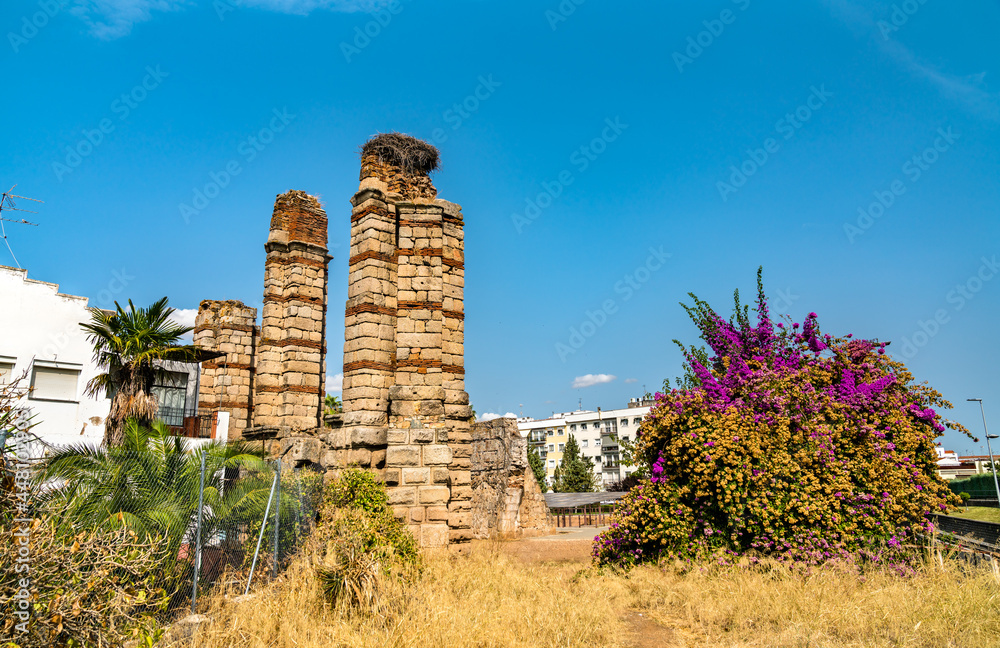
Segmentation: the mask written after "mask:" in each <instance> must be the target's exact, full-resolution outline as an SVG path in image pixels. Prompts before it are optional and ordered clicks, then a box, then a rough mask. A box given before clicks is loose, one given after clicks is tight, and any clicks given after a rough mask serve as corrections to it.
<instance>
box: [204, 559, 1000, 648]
mask: <svg viewBox="0 0 1000 648" xmlns="http://www.w3.org/2000/svg"><path fill="white" fill-rule="evenodd" d="M583 567H586V565H585V564H582V563H575V564H574V563H546V562H540V563H531V564H525V563H524V562H522V561H519V560H517V559H516V558H512V557H510V556H508V555H506V554H505V553H504V552H503V551H500V550H498V548H497V547H496V546H493V547H490V546H482V547H479V548H477V549H476V550H475V551H474V552H473V553H472V555H470V556H467V557H452V556H447V555H438V556H431V557H429V558H428V560H427V569H426V571H425V573H424V577H423V578H422V579H421V580H420V581H419V582H418V583H415V584H413V585H411V586H409V587H407V588H405V589H404V590H403V591H401V593H400V598H399V599H398V602H397V606H396V608H397V610H398V611H397V613H396V614H395V615H393V616H390V617H379V618H367V619H366V618H358V617H355V618H352V617H351V615H349V614H346V613H344V612H342V611H337V610H330V609H327V608H326V607H325V606H324V605H323V604H322V602H321V599H320V595H319V590H318V588H317V586H316V585H315V580H314V579H313V578H312V577H311V574H309V572H308V570H307V569H306V568H305V567H303V566H301V565H299V566H296V567H293V568H292V569H291V570H290V571H289V572H288V573H287V574H286V575H285V577H284V578H283V579H282V580H281V581H279V582H277V583H274V584H271V585H269V586H267V587H266V588H264V589H262V590H260V591H258V592H257V594H256V595H254V596H252V597H251V598H248V599H243V600H237V601H233V600H226V599H224V598H223V597H222V596H217V597H215V598H214V599H212V600H211V601H210V608H211V609H210V611H209V613H210V614H211V615H212V616H213V617H214V618H215V622H214V623H213V625H212V626H211V627H210V628H209V629H207V630H205V631H203V632H202V633H201V634H200V635H198V636H196V637H195V646H197V647H198V648H209V647H211V648H264V647H265V646H266V647H268V648H331V647H334V646H352V647H358V648H365V647H372V648H375V647H379V648H383V647H393V648H396V647H399V648H403V647H408V646H433V647H435V648H437V647H440V648H445V647H447V648H462V647H465V646H470V647H471V646H475V647H478V648H487V647H500V646H518V647H520V646H524V647H528V646H530V647H531V648H542V647H548V646H552V647H556V646H587V647H588V648H593V647H596V646H610V647H618V646H621V647H627V646H639V647H642V648H645V647H646V646H663V647H666V646H713V647H715V646H739V647H750V646H754V647H756V646H768V647H771V646H780V647H784V646H788V647H792V646H795V647H800V646H801V647H805V646H815V647H830V648H841V647H852V648H854V647H868V646H872V647H874V646H879V647H882V646H898V647H901V648H942V647H947V646H954V647H956V648H961V647H965V646H968V647H970V648H972V647H975V648H989V647H991V646H998V645H1000V613H998V612H997V608H998V606H1000V598H998V597H997V593H998V592H1000V578H998V575H997V573H995V572H994V570H993V569H992V568H991V567H990V566H988V565H987V566H983V567H977V568H971V567H964V566H962V565H961V564H956V563H948V562H945V563H944V565H943V566H941V565H939V564H937V565H935V566H933V567H928V568H927V569H925V570H922V571H921V572H920V573H919V574H917V575H916V576H913V577H909V578H899V577H895V576H891V575H888V574H886V575H874V576H869V577H868V578H867V579H864V580H862V579H859V578H858V577H857V576H855V575H851V574H847V573H840V572H836V571H833V570H827V571H816V572H814V573H812V574H811V575H799V574H791V573H788V572H787V571H782V570H776V571H772V572H765V571H750V570H722V571H717V570H707V571H694V572H689V573H686V574H679V573H675V572H674V571H673V570H670V569H658V568H653V567H645V568H640V569H635V570H633V571H632V572H630V573H629V574H628V575H627V576H626V575H621V574H614V573H607V572H604V573H601V572H593V571H589V570H588V571H587V572H585V573H584V574H582V575H581V574H580V570H581V568H583Z"/></svg>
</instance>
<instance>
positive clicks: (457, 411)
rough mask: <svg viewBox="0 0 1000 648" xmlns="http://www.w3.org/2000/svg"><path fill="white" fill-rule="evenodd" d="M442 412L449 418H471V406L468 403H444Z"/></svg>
mask: <svg viewBox="0 0 1000 648" xmlns="http://www.w3.org/2000/svg"><path fill="white" fill-rule="evenodd" d="M444 414H445V416H447V417H448V418H450V419H469V418H472V408H471V407H469V406H468V405H445V406H444Z"/></svg>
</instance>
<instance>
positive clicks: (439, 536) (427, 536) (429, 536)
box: [420, 524, 449, 548]
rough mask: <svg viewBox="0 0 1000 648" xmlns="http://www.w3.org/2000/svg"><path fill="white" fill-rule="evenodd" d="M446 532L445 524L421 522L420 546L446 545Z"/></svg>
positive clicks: (447, 536) (446, 526)
mask: <svg viewBox="0 0 1000 648" xmlns="http://www.w3.org/2000/svg"><path fill="white" fill-rule="evenodd" d="M448 532H449V529H448V525H447V524H423V525H422V526H421V527H420V546H421V547H427V548H435V547H447V546H448V538H449V535H448Z"/></svg>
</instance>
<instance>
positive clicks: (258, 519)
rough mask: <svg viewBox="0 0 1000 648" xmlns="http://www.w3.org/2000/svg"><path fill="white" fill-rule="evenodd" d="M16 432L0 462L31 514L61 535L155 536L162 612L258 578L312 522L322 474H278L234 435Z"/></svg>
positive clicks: (2, 448)
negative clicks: (25, 479) (113, 441)
mask: <svg viewBox="0 0 1000 648" xmlns="http://www.w3.org/2000/svg"><path fill="white" fill-rule="evenodd" d="M18 436H20V437H22V438H19V439H16V440H15V439H13V438H7V439H5V440H4V441H5V442H4V443H2V444H0V460H2V463H3V465H4V466H9V467H13V466H19V467H20V469H21V471H22V473H23V472H24V471H30V473H31V475H32V480H31V483H32V487H31V488H30V491H31V492H30V507H28V508H29V509H30V512H29V513H28V514H30V516H31V517H32V518H33V519H37V520H42V521H44V522H46V523H48V524H49V525H51V526H52V527H53V529H54V532H55V533H56V534H57V535H59V536H62V537H65V538H67V539H68V541H69V542H72V538H73V537H75V536H76V535H78V534H80V533H81V532H88V531H91V530H109V529H112V530H113V529H126V530H128V531H130V532H134V534H135V537H137V538H141V539H149V540H151V541H153V542H155V543H156V546H157V547H159V549H160V551H159V552H158V555H159V556H160V557H159V559H158V563H157V566H156V567H155V568H154V571H156V572H157V573H155V574H150V575H151V576H154V577H155V580H156V581H157V582H158V583H159V584H160V585H162V588H163V590H164V594H165V596H167V597H168V598H169V601H168V602H167V603H166V604H165V608H166V610H168V611H179V610H183V609H184V608H190V609H191V610H195V609H196V608H197V601H198V599H199V597H202V598H203V597H204V596H205V595H206V594H207V593H209V592H211V591H212V590H213V589H214V588H217V587H226V588H228V589H230V590H232V589H238V590H239V591H240V592H241V593H242V592H244V591H249V589H250V587H251V586H253V585H255V584H261V583H264V582H267V581H268V580H270V579H271V578H273V577H274V576H276V575H277V574H278V572H279V571H280V570H281V569H283V568H284V567H285V566H287V564H288V563H289V561H290V560H291V559H292V557H293V556H294V555H295V554H296V552H297V551H298V549H299V548H300V547H301V546H302V543H303V542H304V540H305V538H306V537H307V536H308V535H309V533H310V532H311V531H312V529H313V527H314V525H315V523H316V518H317V510H318V507H319V504H320V500H321V497H322V484H323V479H322V475H321V474H320V473H316V472H314V471H310V470H301V471H292V470H284V471H283V470H281V465H280V462H278V461H276V460H271V459H267V458H265V457H262V456H261V452H260V451H259V449H257V448H251V446H249V445H247V444H244V443H241V442H234V443H229V444H219V443H213V442H198V441H193V440H191V439H182V438H179V437H176V436H172V431H171V430H170V429H169V428H167V427H166V426H157V425H154V426H153V429H141V428H133V429H130V430H129V431H128V432H127V433H126V439H125V442H124V443H123V444H122V445H121V446H115V447H111V448H106V447H95V446H89V445H79V446H71V447H53V446H46V445H44V444H42V445H41V446H40V445H39V442H38V440H37V439H36V438H29V437H28V435H18ZM15 441H16V442H15ZM22 485H23V484H22Z"/></svg>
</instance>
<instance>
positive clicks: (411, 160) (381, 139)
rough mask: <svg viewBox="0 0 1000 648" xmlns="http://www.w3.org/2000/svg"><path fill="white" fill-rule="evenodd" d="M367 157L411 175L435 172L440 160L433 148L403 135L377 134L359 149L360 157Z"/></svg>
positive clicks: (438, 153) (439, 155)
mask: <svg viewBox="0 0 1000 648" xmlns="http://www.w3.org/2000/svg"><path fill="white" fill-rule="evenodd" d="M367 155H374V156H376V157H377V158H378V159H379V161H380V162H382V163H383V164H388V165H392V166H397V167H399V168H400V169H402V170H403V172H404V173H407V174H411V175H427V174H428V173H430V172H432V171H435V170H437V168H438V165H439V163H440V159H441V154H440V152H438V150H437V149H436V148H435V147H434V146H432V145H430V144H428V143H427V142H424V141H423V140H419V139H417V138H416V137H412V136H410V135H404V134H403V133H379V134H378V135H376V136H375V137H373V138H371V139H370V140H368V141H367V142H365V144H364V146H362V147H361V157H362V158H363V157H365V156H367Z"/></svg>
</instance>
